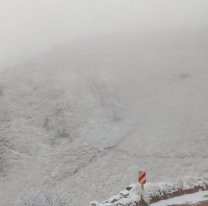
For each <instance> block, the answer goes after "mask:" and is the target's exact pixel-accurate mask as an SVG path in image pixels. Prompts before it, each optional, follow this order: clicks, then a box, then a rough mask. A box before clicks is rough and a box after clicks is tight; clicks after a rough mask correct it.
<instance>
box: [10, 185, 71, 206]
mask: <svg viewBox="0 0 208 206" xmlns="http://www.w3.org/2000/svg"><path fill="white" fill-rule="evenodd" d="M14 206H70V198H69V195H68V194H67V193H66V192H65V191H64V189H63V188H59V187H57V186H56V187H49V186H47V187H42V188H36V189H30V190H27V191H25V192H23V193H22V194H21V195H20V196H19V198H18V200H17V201H16V203H15V205H14Z"/></svg>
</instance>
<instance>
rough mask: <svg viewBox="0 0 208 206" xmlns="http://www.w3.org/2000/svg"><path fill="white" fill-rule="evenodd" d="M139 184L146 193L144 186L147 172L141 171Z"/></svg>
mask: <svg viewBox="0 0 208 206" xmlns="http://www.w3.org/2000/svg"><path fill="white" fill-rule="evenodd" d="M138 182H139V183H140V184H141V188H142V191H144V184H146V172H143V171H139V178H138Z"/></svg>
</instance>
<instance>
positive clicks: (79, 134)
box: [0, 31, 208, 206]
mask: <svg viewBox="0 0 208 206" xmlns="http://www.w3.org/2000/svg"><path fill="white" fill-rule="evenodd" d="M187 33H188V32H187ZM187 33H184V34H183V35H182V34H172V33H166V34H157V33H155V34H154V35H153V34H151V35H149V36H148V35H146V36H145V37H144V36H143V35H141V36H139V35H138V36H136V35H135V36H123V37H120V38H117V37H103V38H98V39H95V40H88V41H80V42H75V43H73V44H70V45H66V46H60V47H57V48H54V50H52V51H50V52H48V53H47V54H45V55H43V56H42V57H38V58H36V59H34V60H32V61H30V62H27V63H25V64H22V65H19V66H16V67H14V68H11V69H9V70H7V71H5V72H3V73H1V75H0V114H1V116H0V127H1V128H0V137H1V142H0V155H1V156H0V158H1V159H0V161H1V162H0V164H1V169H0V183H1V184H0V197H1V205H2V206H7V205H11V204H12V203H13V202H14V201H15V199H16V198H17V196H18V195H19V193H20V192H21V191H22V190H24V189H26V188H31V187H36V186H40V185H42V184H47V183H50V184H55V183H56V182H58V183H59V184H60V185H65V186H66V190H67V191H68V192H69V193H70V195H71V201H72V205H75V206H76V205H77V206H78V205H79V206H80V205H88V204H89V203H90V201H91V200H93V199H96V200H98V201H101V200H103V199H106V198H108V197H109V196H111V195H114V194H116V193H117V191H120V190H121V189H122V188H124V187H125V186H126V185H128V184H129V183H131V182H135V179H136V178H137V171H138V169H144V170H146V171H147V180H148V181H151V182H157V181H167V180H171V179H174V178H177V177H180V176H181V175H183V176H186V175H192V174H196V173H197V174H200V173H206V172H207V170H208V166H207V160H206V159H207V157H208V152H207V144H208V136H207V135H208V129H207V128H208V127H207V126H208V125H207V122H208V112H207V111H208V106H207V105H208V91H207V88H208V81H207V78H208V70H207V65H208V59H207V56H208V41H207V38H206V34H207V31H198V32H195V33H192V34H190V33H189V35H186V34H187ZM153 36H154V38H152V37H153Z"/></svg>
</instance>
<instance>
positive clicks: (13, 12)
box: [0, 0, 208, 70]
mask: <svg viewBox="0 0 208 206" xmlns="http://www.w3.org/2000/svg"><path fill="white" fill-rule="evenodd" d="M207 11H208V1H207V0H143V1H142V0H0V70H3V69H4V68H6V67H8V66H12V65H14V64H16V63H19V62H21V61H24V60H26V59H27V58H28V57H30V56H32V55H35V54H36V53H39V52H43V51H45V50H48V49H50V48H52V47H53V46H55V45H57V44H59V43H64V42H67V41H70V40H72V39H75V38H88V37H93V36H99V35H102V34H116V33H117V34H118V35H119V34H121V33H124V32H125V33H134V32H139V31H150V30H162V29H169V30H180V29H184V28H189V29H190V28H192V29H193V30H197V29H198V28H203V27H206V26H207V25H208V12H207Z"/></svg>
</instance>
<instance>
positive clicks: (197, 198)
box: [150, 191, 208, 206]
mask: <svg viewBox="0 0 208 206" xmlns="http://www.w3.org/2000/svg"><path fill="white" fill-rule="evenodd" d="M189 205H191V206H195V205H197V206H207V205H208V191H200V192H197V193H194V194H189V195H183V196H180V197H175V198H171V199H168V200H163V201H160V202H157V203H153V204H151V205H150V206H189Z"/></svg>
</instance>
